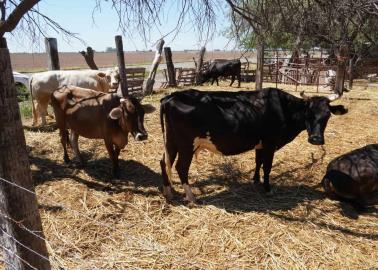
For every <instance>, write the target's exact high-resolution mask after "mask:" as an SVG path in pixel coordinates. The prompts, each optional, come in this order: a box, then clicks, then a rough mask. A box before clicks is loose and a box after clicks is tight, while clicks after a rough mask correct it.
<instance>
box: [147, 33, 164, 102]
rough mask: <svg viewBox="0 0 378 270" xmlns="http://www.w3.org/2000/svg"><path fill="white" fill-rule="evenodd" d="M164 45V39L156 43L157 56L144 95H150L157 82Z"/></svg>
mask: <svg viewBox="0 0 378 270" xmlns="http://www.w3.org/2000/svg"><path fill="white" fill-rule="evenodd" d="M163 46H164V40H163V39H161V40H160V41H159V43H158V44H157V45H156V52H155V57H154V60H153V61H152V65H151V69H150V74H149V75H148V78H147V82H146V87H145V89H144V95H150V94H151V93H152V91H153V88H154V84H155V76H156V71H157V68H158V66H159V64H160V61H161V54H162V51H163Z"/></svg>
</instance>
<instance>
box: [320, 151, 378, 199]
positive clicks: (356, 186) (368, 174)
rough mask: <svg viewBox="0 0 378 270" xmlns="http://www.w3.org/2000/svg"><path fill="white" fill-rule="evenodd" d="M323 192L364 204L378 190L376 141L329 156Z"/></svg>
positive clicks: (333, 197)
mask: <svg viewBox="0 0 378 270" xmlns="http://www.w3.org/2000/svg"><path fill="white" fill-rule="evenodd" d="M322 186H323V188H324V190H325V192H326V194H327V195H328V196H329V197H330V198H332V199H337V200H343V201H349V202H351V203H352V204H354V205H356V206H364V205H365V204H366V203H367V200H368V199H370V198H371V197H372V195H374V194H375V193H377V192H378V144H370V145H367V146H365V147H362V148H359V149H356V150H353V151H351V152H349V153H346V154H344V155H341V156H339V157H337V158H335V159H334V160H332V161H331V162H330V163H329V164H328V167H327V172H326V175H325V176H324V178H323V180H322Z"/></svg>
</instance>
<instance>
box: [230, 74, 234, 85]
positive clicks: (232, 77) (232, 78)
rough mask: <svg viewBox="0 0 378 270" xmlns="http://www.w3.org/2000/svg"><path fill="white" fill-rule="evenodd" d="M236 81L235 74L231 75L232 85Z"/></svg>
mask: <svg viewBox="0 0 378 270" xmlns="http://www.w3.org/2000/svg"><path fill="white" fill-rule="evenodd" d="M234 81H235V75H232V76H231V83H230V86H231V85H232V84H233V83H234Z"/></svg>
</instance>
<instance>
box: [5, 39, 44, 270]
mask: <svg viewBox="0 0 378 270" xmlns="http://www.w3.org/2000/svg"><path fill="white" fill-rule="evenodd" d="M0 153H1V154H0V177H1V178H3V179H6V180H8V181H10V182H12V183H14V184H16V185H18V186H22V187H23V188H26V189H28V190H31V191H34V185H33V181H32V178H31V173H30V164H29V158H28V153H27V150H26V142H25V137H24V132H23V129H22V123H21V116H20V112H19V108H18V103H17V97H16V88H15V84H14V80H13V75H12V67H11V61H10V55H9V51H8V49H7V45H6V40H5V39H4V38H2V39H0ZM0 181H1V182H3V181H2V180H0ZM2 186H3V187H4V191H5V193H4V194H6V197H7V198H3V199H7V200H8V202H7V204H8V206H9V209H8V212H9V213H8V214H9V216H10V218H11V219H12V220H16V221H18V222H19V224H22V226H24V227H26V228H28V229H29V230H31V231H33V232H35V233H36V234H37V235H39V236H41V237H44V235H43V230H42V224H41V218H40V215H39V211H38V203H37V198H36V196H35V194H33V193H29V192H26V191H25V190H22V189H20V188H18V187H14V186H13V185H10V184H5V182H3V183H2ZM0 204H3V206H4V205H6V204H4V202H0ZM4 214H5V213H4ZM0 217H1V219H2V225H3V224H4V217H3V216H0ZM13 225H15V224H13ZM2 228H5V227H3V226H2ZM7 233H8V232H7ZM11 233H12V232H11V231H9V234H10V235H11ZM13 233H14V235H15V236H16V239H17V240H18V241H19V242H21V243H22V244H23V245H25V246H27V247H28V248H30V249H32V250H34V251H35V252H37V253H39V254H41V255H43V256H44V257H46V258H48V253H47V249H46V243H45V242H44V241H43V240H41V238H38V237H36V236H34V235H32V234H30V233H29V232H27V231H26V230H24V229H22V228H21V226H13ZM4 240H5V238H4V234H3V239H2V244H3V245H4ZM10 241H12V240H10ZM17 249H18V251H19V254H18V255H19V256H20V257H21V258H22V259H23V260H25V261H26V262H28V263H29V264H30V265H32V266H33V267H35V268H36V269H43V270H44V269H50V268H51V267H50V263H49V261H48V260H43V259H41V258H40V257H38V256H36V254H34V253H32V252H30V251H28V250H27V249H25V248H24V247H22V246H20V245H18V247H17ZM5 258H7V256H6V257H5ZM23 264H24V267H25V269H29V268H28V267H26V264H25V263H24V262H23Z"/></svg>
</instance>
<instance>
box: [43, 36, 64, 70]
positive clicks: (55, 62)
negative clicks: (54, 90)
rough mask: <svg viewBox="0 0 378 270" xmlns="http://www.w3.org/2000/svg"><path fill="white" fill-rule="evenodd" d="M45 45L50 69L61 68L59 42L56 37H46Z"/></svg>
mask: <svg viewBox="0 0 378 270" xmlns="http://www.w3.org/2000/svg"><path fill="white" fill-rule="evenodd" d="M45 47H46V53H47V67H48V69H49V70H59V69H60V64H59V53H58V42H57V41H56V38H45Z"/></svg>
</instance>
